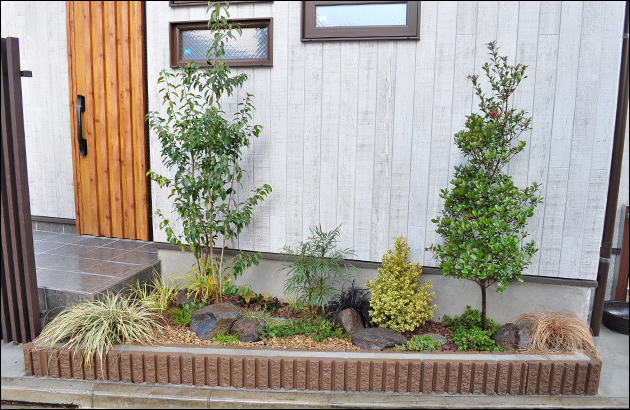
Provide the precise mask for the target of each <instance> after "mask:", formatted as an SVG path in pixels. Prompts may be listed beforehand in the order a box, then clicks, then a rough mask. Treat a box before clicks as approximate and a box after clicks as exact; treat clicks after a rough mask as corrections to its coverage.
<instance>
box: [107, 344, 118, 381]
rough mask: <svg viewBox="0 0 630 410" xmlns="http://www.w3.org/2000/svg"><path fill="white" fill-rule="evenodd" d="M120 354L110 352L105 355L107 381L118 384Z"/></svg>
mask: <svg viewBox="0 0 630 410" xmlns="http://www.w3.org/2000/svg"><path fill="white" fill-rule="evenodd" d="M119 361H120V353H119V352H115V351H113V350H110V351H109V353H107V371H108V372H109V380H111V381H113V382H119V381H120V380H121V378H120V366H119Z"/></svg>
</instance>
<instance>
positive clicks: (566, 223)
mask: <svg viewBox="0 0 630 410" xmlns="http://www.w3.org/2000/svg"><path fill="white" fill-rule="evenodd" d="M300 3H301V2H282V1H277V2H273V3H261V4H239V5H232V6H231V7H230V12H231V14H232V16H233V17H236V18H245V17H273V19H274V33H273V37H274V66H273V68H247V69H238V70H235V71H237V72H245V73H247V74H248V75H249V80H248V82H247V84H246V85H245V87H244V89H243V90H242V91H240V92H239V95H238V96H237V97H242V96H243V95H244V92H253V94H254V95H255V106H256V108H257V111H256V114H255V120H256V122H257V123H259V124H261V125H263V127H264V128H263V132H262V134H261V137H260V138H259V139H258V140H257V141H255V142H254V144H253V145H252V147H251V148H250V149H249V150H248V151H247V152H246V153H245V159H244V161H243V164H244V167H245V169H247V170H248V174H247V177H246V178H245V179H244V187H245V188H246V189H252V188H253V187H259V186H261V185H262V184H264V183H269V184H270V185H271V186H272V187H273V193H272V194H271V195H270V197H269V198H268V199H267V200H266V201H265V202H264V204H263V205H262V206H260V207H259V208H257V210H256V212H255V216H254V222H253V224H252V225H251V226H250V227H249V228H248V229H247V230H246V231H245V232H244V233H243V234H242V235H241V237H240V239H239V242H238V243H237V244H234V246H238V247H240V248H242V249H251V250H259V251H268V252H279V251H280V250H281V248H282V246H284V245H285V244H288V245H295V244H296V243H298V242H299V241H301V240H304V239H306V237H307V236H308V234H309V228H310V227H311V226H313V225H315V224H318V223H321V225H322V227H323V228H324V229H327V230H328V229H332V228H334V227H335V226H337V225H339V224H341V237H340V240H341V244H342V246H344V247H350V248H353V249H354V250H355V251H356V254H357V257H356V258H357V259H360V260H369V261H380V259H381V256H382V255H383V253H384V252H385V251H387V249H389V248H390V247H391V246H392V245H393V242H394V240H395V238H396V237H397V236H399V235H403V236H404V237H405V238H407V240H408V242H409V245H410V246H411V248H412V254H411V258H412V259H414V260H419V261H420V262H421V263H423V264H424V265H426V266H437V263H436V261H435V260H434V259H433V258H432V255H431V254H430V253H428V252H425V251H424V249H425V247H426V246H428V245H430V244H431V243H434V242H437V241H439V240H440V238H439V236H437V235H436V234H435V232H434V224H433V223H432V222H431V219H432V218H434V217H435V216H436V215H437V214H438V213H439V212H440V210H441V209H442V205H443V201H442V200H441V199H440V198H439V196H438V194H439V192H440V190H441V189H443V188H446V187H447V186H448V183H449V180H450V178H451V177H452V175H453V169H454V166H455V165H457V164H460V163H461V162H462V156H461V155H460V152H459V150H458V149H457V147H456V146H455V145H454V143H453V139H452V137H453V134H454V133H455V132H457V131H459V130H460V129H462V128H463V124H464V121H465V115H467V114H469V113H470V112H471V111H472V110H475V109H476V108H477V103H478V101H477V99H476V97H475V96H474V94H473V92H472V88H471V85H470V82H469V81H468V80H467V78H466V77H467V75H469V74H482V72H481V69H480V67H481V65H482V64H483V63H484V62H486V61H487V57H488V54H487V49H486V46H485V44H486V43H488V42H489V41H492V40H495V39H496V40H497V41H498V45H499V47H500V53H501V54H503V55H507V56H509V60H510V63H512V64H514V63H522V64H526V65H528V67H529V68H528V70H527V76H528V78H527V79H526V80H525V81H524V82H523V83H522V85H521V87H520V88H519V89H518V90H517V93H516V94H515V98H514V101H513V104H514V107H516V108H519V109H525V110H527V111H528V112H530V113H531V114H532V117H533V122H532V130H531V131H530V132H528V133H526V134H524V135H523V138H524V139H525V140H526V141H527V143H528V145H527V148H526V150H525V151H524V152H523V153H521V154H520V155H519V156H517V157H516V158H515V159H514V161H513V162H512V163H511V164H510V165H509V169H508V172H509V173H510V175H512V176H513V177H514V179H515V181H516V182H517V184H519V185H520V186H524V185H525V184H531V183H532V182H534V181H537V182H539V183H542V195H543V196H544V198H545V202H544V204H543V205H541V206H540V207H539V208H538V209H537V210H536V214H535V217H534V218H532V220H531V223H530V228H529V232H530V233H531V235H532V237H533V238H534V239H535V240H536V242H537V244H538V247H539V248H540V252H539V253H538V254H537V255H536V258H535V259H534V261H533V265H532V267H531V268H530V269H529V271H528V272H527V273H528V274H531V275H542V276H553V277H563V278H578V279H595V277H596V271H597V260H598V252H599V242H600V240H601V232H602V227H603V217H604V207H605V202H606V193H607V186H608V174H609V166H610V152H611V147H612V133H613V129H614V116H615V107H616V100H617V84H618V73H619V64H620V50H621V41H622V38H621V33H622V27H623V17H624V5H625V3H624V2H529V1H528V2H431V1H423V2H422V3H421V7H422V12H421V15H422V21H421V25H420V27H421V39H420V41H365V42H356V41H350V42H313V43H302V42H300V7H301V4H300ZM204 18H205V9H204V7H190V8H170V7H169V6H168V3H167V2H153V1H149V2H147V42H148V46H147V47H148V53H147V56H148V64H147V67H148V87H149V109H150V110H161V107H160V100H159V98H158V94H157V86H156V82H157V77H158V74H159V71H160V70H162V69H165V68H168V61H169V56H168V52H169V51H168V22H169V21H175V20H199V19H204ZM236 101H237V99H236V98H232V99H230V100H229V101H226V103H227V104H228V106H231V107H232V108H233V106H234V103H236ZM626 162H627V161H626ZM151 167H152V168H153V169H154V170H156V171H159V172H167V170H165V169H164V167H163V165H162V164H161V160H160V147H159V142H158V141H157V138H156V137H155V135H151ZM625 185H627V179H626V180H625ZM627 192H628V191H627V187H626V188H625V190H624V189H623V187H622V191H621V197H620V203H627V201H628V199H627ZM152 195H153V208H154V209H157V208H160V209H162V210H163V211H165V212H166V213H167V214H168V212H169V211H168V210H169V209H170V205H169V201H168V199H167V192H165V191H160V190H159V188H158V187H157V186H155V185H153V186H152ZM624 195H625V198H624ZM174 219H175V217H174V216H172V217H171V220H174ZM158 223H159V221H158V220H157V219H156V220H154V235H155V240H156V241H165V235H164V233H163V232H162V231H160V229H159V226H158Z"/></svg>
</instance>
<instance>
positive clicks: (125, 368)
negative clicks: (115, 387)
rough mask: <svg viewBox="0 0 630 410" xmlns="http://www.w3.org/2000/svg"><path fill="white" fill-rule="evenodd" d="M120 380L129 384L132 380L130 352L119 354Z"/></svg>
mask: <svg viewBox="0 0 630 410" xmlns="http://www.w3.org/2000/svg"><path fill="white" fill-rule="evenodd" d="M119 365H120V378H121V380H122V381H123V382H125V383H131V381H132V380H133V375H132V374H131V353H130V352H121V353H120V361H119Z"/></svg>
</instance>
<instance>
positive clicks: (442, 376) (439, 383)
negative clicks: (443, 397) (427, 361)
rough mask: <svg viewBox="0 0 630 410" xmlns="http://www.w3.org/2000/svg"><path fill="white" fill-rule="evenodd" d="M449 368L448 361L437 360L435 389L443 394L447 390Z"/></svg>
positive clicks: (434, 378) (434, 377)
mask: <svg viewBox="0 0 630 410" xmlns="http://www.w3.org/2000/svg"><path fill="white" fill-rule="evenodd" d="M447 369H448V363H447V362H437V364H436V366H435V375H434V376H433V380H434V381H435V386H434V387H433V389H434V391H435V392H436V393H437V394H442V393H444V392H446V381H447V380H448V379H447V377H446V376H447V375H446V371H447Z"/></svg>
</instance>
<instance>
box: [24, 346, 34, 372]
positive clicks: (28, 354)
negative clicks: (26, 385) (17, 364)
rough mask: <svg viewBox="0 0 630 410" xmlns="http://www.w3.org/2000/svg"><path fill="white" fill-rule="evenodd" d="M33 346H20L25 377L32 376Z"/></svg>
mask: <svg viewBox="0 0 630 410" xmlns="http://www.w3.org/2000/svg"><path fill="white" fill-rule="evenodd" d="M32 351H33V344H32V343H26V344H24V345H23V346H22V354H23V355H24V373H25V374H26V375H27V376H32V375H33V356H32Z"/></svg>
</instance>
